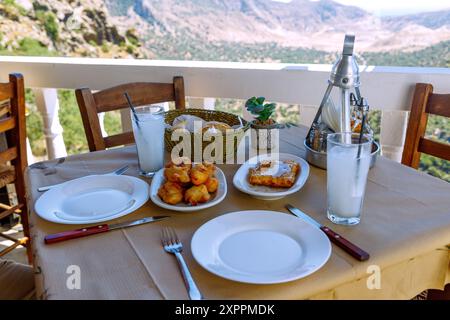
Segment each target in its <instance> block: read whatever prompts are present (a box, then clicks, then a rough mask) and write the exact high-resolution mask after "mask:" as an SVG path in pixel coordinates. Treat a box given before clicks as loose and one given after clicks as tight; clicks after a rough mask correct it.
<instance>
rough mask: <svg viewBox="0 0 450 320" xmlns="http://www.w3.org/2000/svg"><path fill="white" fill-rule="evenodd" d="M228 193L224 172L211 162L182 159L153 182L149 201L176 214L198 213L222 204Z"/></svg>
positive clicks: (156, 175)
mask: <svg viewBox="0 0 450 320" xmlns="http://www.w3.org/2000/svg"><path fill="white" fill-rule="evenodd" d="M226 194H227V182H226V178H225V175H224V173H223V172H222V170H220V169H219V168H217V167H216V166H215V165H213V164H210V163H205V162H203V163H191V162H190V160H189V159H185V158H180V159H176V160H173V161H171V162H169V163H168V164H167V165H166V166H165V168H163V169H161V170H159V171H158V172H157V173H156V174H155V175H154V176H153V179H152V184H151V186H150V198H151V200H152V201H153V203H155V204H156V205H157V206H160V207H162V208H165V209H169V210H174V211H185V212H187V211H198V210H202V209H206V208H209V207H212V206H214V205H216V204H218V203H220V202H221V201H222V200H223V199H224V198H225V196H226Z"/></svg>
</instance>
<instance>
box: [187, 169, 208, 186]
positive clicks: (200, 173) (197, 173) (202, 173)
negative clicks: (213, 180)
mask: <svg viewBox="0 0 450 320" xmlns="http://www.w3.org/2000/svg"><path fill="white" fill-rule="evenodd" d="M210 171H211V169H210V168H209V167H207V166H205V165H204V164H196V165H194V166H192V169H191V173H190V177H191V182H192V184H193V185H196V186H199V185H201V184H203V183H205V182H206V180H208V178H209V176H210Z"/></svg>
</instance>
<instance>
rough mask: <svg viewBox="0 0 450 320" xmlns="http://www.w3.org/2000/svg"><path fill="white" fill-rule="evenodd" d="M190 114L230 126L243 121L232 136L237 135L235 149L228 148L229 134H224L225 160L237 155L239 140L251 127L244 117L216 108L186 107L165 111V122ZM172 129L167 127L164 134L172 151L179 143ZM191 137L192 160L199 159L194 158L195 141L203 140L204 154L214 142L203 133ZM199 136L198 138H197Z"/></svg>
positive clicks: (169, 149)
mask: <svg viewBox="0 0 450 320" xmlns="http://www.w3.org/2000/svg"><path fill="white" fill-rule="evenodd" d="M183 114H188V115H192V116H197V117H199V118H202V119H203V120H205V121H219V122H223V123H226V124H228V125H229V126H230V127H231V126H234V125H239V124H241V123H242V125H243V126H242V127H241V128H239V129H236V130H234V131H233V133H232V134H231V135H232V136H236V138H237V141H236V143H233V147H234V148H233V150H232V151H229V150H227V145H226V142H225V141H226V137H227V136H228V134H225V133H224V134H222V139H223V148H224V154H223V162H224V163H225V161H226V159H227V158H228V157H230V156H231V154H233V157H236V153H237V149H238V145H239V142H240V141H241V139H242V138H243V137H244V135H245V131H247V130H248V129H249V128H250V124H249V123H248V122H247V121H245V120H244V119H242V118H240V117H238V116H237V115H234V114H232V113H228V112H223V111H215V110H205V109H185V110H170V111H167V112H165V113H164V116H165V122H166V123H167V124H169V125H172V123H173V121H174V120H175V118H177V117H178V116H180V115H183ZM171 138H172V129H171V128H166V132H165V135H164V141H165V143H166V150H167V151H169V152H171V151H172V149H173V148H174V147H175V146H176V145H177V144H178V143H179V141H172V139H171ZM190 138H191V157H190V158H191V161H198V159H194V149H195V144H194V141H195V140H197V141H201V143H202V146H201V147H202V149H201V150H202V155H203V151H204V150H205V148H206V147H207V146H208V145H209V144H210V143H212V142H211V141H203V135H202V133H192V132H191V133H190ZM196 138H197V139H196Z"/></svg>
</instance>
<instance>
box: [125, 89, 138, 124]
mask: <svg viewBox="0 0 450 320" xmlns="http://www.w3.org/2000/svg"><path fill="white" fill-rule="evenodd" d="M123 95H124V96H125V98H126V99H127V102H128V106H129V107H130V109H131V111H132V112H133V116H134V120H135V121H136V125H137V127H138V128H139V119H138V116H137V113H136V109H135V108H134V106H133V103H132V102H131V98H130V96H129V95H128V92H125V93H124V94H123Z"/></svg>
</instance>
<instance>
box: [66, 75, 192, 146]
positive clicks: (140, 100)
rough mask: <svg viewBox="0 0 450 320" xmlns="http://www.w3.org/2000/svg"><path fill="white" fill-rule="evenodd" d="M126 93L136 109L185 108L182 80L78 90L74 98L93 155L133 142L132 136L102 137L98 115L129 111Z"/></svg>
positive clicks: (123, 134) (128, 134)
mask: <svg viewBox="0 0 450 320" xmlns="http://www.w3.org/2000/svg"><path fill="white" fill-rule="evenodd" d="M125 92H128V94H129V95H130V97H131V100H132V101H133V104H134V105H136V106H140V105H146V104H153V103H161V102H168V101H175V107H176V108H177V109H184V108H185V107H186V106H185V95H184V81H183V77H174V78H173V83H150V82H135V83H127V84H122V85H119V86H116V87H112V88H109V89H105V90H102V91H98V92H95V93H93V92H92V91H91V90H90V89H88V88H81V89H77V90H76V91H75V94H76V97H77V101H78V106H79V108H80V112H81V118H82V119H83V125H84V130H85V133H86V138H87V141H88V144H89V150H90V151H97V150H105V149H106V148H111V147H115V146H120V145H124V144H129V143H133V142H134V137H133V133H132V132H125V133H121V134H116V135H113V136H109V137H103V136H102V132H101V129H100V122H99V119H98V113H101V112H107V111H113V110H119V109H124V108H128V104H127V101H126V99H125V97H124V93H125Z"/></svg>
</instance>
